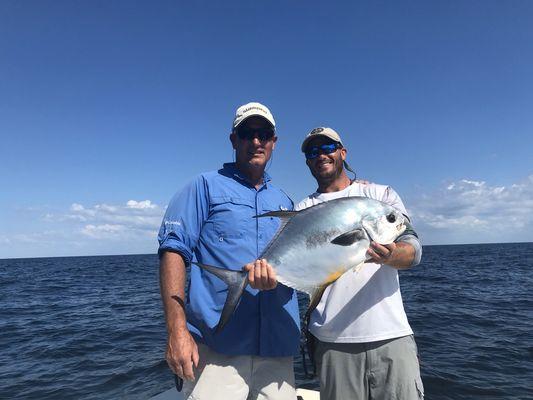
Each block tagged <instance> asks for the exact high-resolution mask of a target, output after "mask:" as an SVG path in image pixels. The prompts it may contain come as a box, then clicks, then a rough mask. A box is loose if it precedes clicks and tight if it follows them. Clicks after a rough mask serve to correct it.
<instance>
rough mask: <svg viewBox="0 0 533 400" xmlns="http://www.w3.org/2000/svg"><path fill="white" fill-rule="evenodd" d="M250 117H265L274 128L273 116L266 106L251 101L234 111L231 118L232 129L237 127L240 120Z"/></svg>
mask: <svg viewBox="0 0 533 400" xmlns="http://www.w3.org/2000/svg"><path fill="white" fill-rule="evenodd" d="M250 117H262V118H264V119H266V120H267V121H268V122H269V123H270V125H272V126H273V127H274V128H275V127H276V122H275V121H274V117H273V116H272V113H271V112H270V110H269V109H268V107H267V106H265V105H263V104H261V103H256V102H252V103H247V104H244V105H242V106H240V107H239V108H237V111H236V112H235V119H234V120H233V129H235V128H237V127H238V126H239V125H240V124H241V123H242V122H244V121H245V120H247V119H248V118H250Z"/></svg>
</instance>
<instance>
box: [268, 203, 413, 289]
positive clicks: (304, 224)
mask: <svg viewBox="0 0 533 400" xmlns="http://www.w3.org/2000/svg"><path fill="white" fill-rule="evenodd" d="M404 221H405V217H404V216H403V215H402V214H401V213H400V212H399V211H398V210H396V209H395V208H393V207H391V206H389V205H388V204H385V203H382V202H380V201H377V200H373V199H368V198H366V197H344V198H340V199H336V200H332V201H328V202H325V203H320V204H317V205H315V206H313V207H310V208H307V209H304V210H302V211H299V212H296V213H295V214H294V215H293V216H292V217H290V219H288V221H287V223H286V224H285V226H284V227H283V229H282V230H281V231H280V232H279V234H278V236H277V237H275V238H274V239H273V240H272V241H271V243H270V245H269V246H268V247H267V249H266V250H265V251H264V252H263V254H262V256H261V258H265V259H266V260H267V261H268V262H269V263H270V264H271V265H272V266H273V267H274V268H275V269H276V273H277V275H278V281H279V282H281V283H283V284H285V285H287V286H290V287H292V288H294V289H298V290H300V291H303V292H306V293H308V294H313V293H314V291H315V290H316V289H318V288H319V287H320V286H322V285H323V284H325V283H328V282H330V281H333V280H335V279H336V278H338V277H339V276H340V275H341V274H342V273H344V272H345V271H347V270H349V269H351V268H354V267H356V266H358V265H360V264H361V263H363V262H364V261H365V260H366V258H367V257H366V252H367V250H368V247H369V246H370V241H371V240H374V241H376V242H378V243H380V244H389V243H392V242H393V241H394V240H395V239H396V238H397V237H398V236H399V235H400V234H401V233H403V232H404V230H405V224H404ZM343 239H344V240H343Z"/></svg>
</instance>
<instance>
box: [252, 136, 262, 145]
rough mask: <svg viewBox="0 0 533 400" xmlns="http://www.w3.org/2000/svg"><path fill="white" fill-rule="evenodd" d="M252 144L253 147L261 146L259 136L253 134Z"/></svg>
mask: <svg viewBox="0 0 533 400" xmlns="http://www.w3.org/2000/svg"><path fill="white" fill-rule="evenodd" d="M252 144H253V145H254V146H261V139H259V135H258V134H257V133H255V134H254V137H253V138H252Z"/></svg>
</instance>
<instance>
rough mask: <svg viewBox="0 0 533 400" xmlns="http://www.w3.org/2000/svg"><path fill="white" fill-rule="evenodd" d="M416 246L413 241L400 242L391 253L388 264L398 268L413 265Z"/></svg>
mask: <svg viewBox="0 0 533 400" xmlns="http://www.w3.org/2000/svg"><path fill="white" fill-rule="evenodd" d="M415 254H416V252H415V248H414V246H413V245H412V244H411V243H408V242H398V243H396V246H395V248H394V251H393V253H392V254H391V257H390V259H389V260H388V261H387V265H388V266H390V267H393V268H396V269H407V268H410V267H412V266H413V261H414V260H415Z"/></svg>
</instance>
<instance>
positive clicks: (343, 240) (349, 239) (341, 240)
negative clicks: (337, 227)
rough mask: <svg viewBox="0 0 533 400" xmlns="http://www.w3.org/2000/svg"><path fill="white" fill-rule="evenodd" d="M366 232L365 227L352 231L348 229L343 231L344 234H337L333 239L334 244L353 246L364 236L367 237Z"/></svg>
mask: <svg viewBox="0 0 533 400" xmlns="http://www.w3.org/2000/svg"><path fill="white" fill-rule="evenodd" d="M366 236H367V235H366V232H365V230H364V229H361V228H358V229H354V230H352V231H348V232H345V233H343V234H342V235H339V236H337V237H336V238H335V239H333V240H332V241H331V243H333V244H337V245H339V246H351V245H352V244H354V243H355V242H358V241H360V240H362V239H364V238H366Z"/></svg>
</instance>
